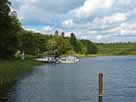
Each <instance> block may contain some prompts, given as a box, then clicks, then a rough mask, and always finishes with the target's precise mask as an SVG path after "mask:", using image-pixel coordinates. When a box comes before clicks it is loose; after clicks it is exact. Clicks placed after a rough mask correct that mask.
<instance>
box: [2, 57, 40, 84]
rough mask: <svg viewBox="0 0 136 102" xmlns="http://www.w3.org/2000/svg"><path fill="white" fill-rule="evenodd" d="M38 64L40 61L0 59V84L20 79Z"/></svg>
mask: <svg viewBox="0 0 136 102" xmlns="http://www.w3.org/2000/svg"><path fill="white" fill-rule="evenodd" d="M38 65H41V63H40V62H36V61H32V60H24V61H22V60H13V61H0V85H4V84H8V83H12V82H14V81H16V80H18V79H20V78H21V77H22V76H24V75H25V74H27V73H29V72H31V71H32V70H33V68H34V67H35V66H38Z"/></svg>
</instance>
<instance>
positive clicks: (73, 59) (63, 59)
mask: <svg viewBox="0 0 136 102" xmlns="http://www.w3.org/2000/svg"><path fill="white" fill-rule="evenodd" d="M79 61H80V60H79V59H78V58H77V57H75V56H67V57H61V58H59V63H64V64H68V63H77V62H79Z"/></svg>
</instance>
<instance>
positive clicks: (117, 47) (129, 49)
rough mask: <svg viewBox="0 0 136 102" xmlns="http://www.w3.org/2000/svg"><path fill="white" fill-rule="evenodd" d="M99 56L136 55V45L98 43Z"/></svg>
mask: <svg viewBox="0 0 136 102" xmlns="http://www.w3.org/2000/svg"><path fill="white" fill-rule="evenodd" d="M96 45H97V48H98V54H102V55H136V43H109V44H103V43H99V44H98V43H97V44H96Z"/></svg>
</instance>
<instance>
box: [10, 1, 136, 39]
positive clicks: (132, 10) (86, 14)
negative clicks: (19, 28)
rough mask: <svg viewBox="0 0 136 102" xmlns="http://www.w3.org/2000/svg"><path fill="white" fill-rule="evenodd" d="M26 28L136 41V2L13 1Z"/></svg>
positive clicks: (87, 36)
mask: <svg viewBox="0 0 136 102" xmlns="http://www.w3.org/2000/svg"><path fill="white" fill-rule="evenodd" d="M10 1H11V3H12V7H11V8H12V10H16V11H17V13H18V18H19V19H20V21H21V23H22V25H23V27H24V28H25V29H28V30H33V31H36V32H41V33H43V34H51V33H53V32H55V30H58V31H59V32H60V33H61V32H62V31H64V32H65V34H66V36H69V35H70V32H74V33H75V34H76V36H77V37H78V38H81V39H89V40H92V41H94V42H128V41H129V42H136V0H10Z"/></svg>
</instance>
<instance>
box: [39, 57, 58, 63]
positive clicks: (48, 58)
mask: <svg viewBox="0 0 136 102" xmlns="http://www.w3.org/2000/svg"><path fill="white" fill-rule="evenodd" d="M36 61H40V62H46V63H57V59H55V58H54V57H45V58H38V59H36Z"/></svg>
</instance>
